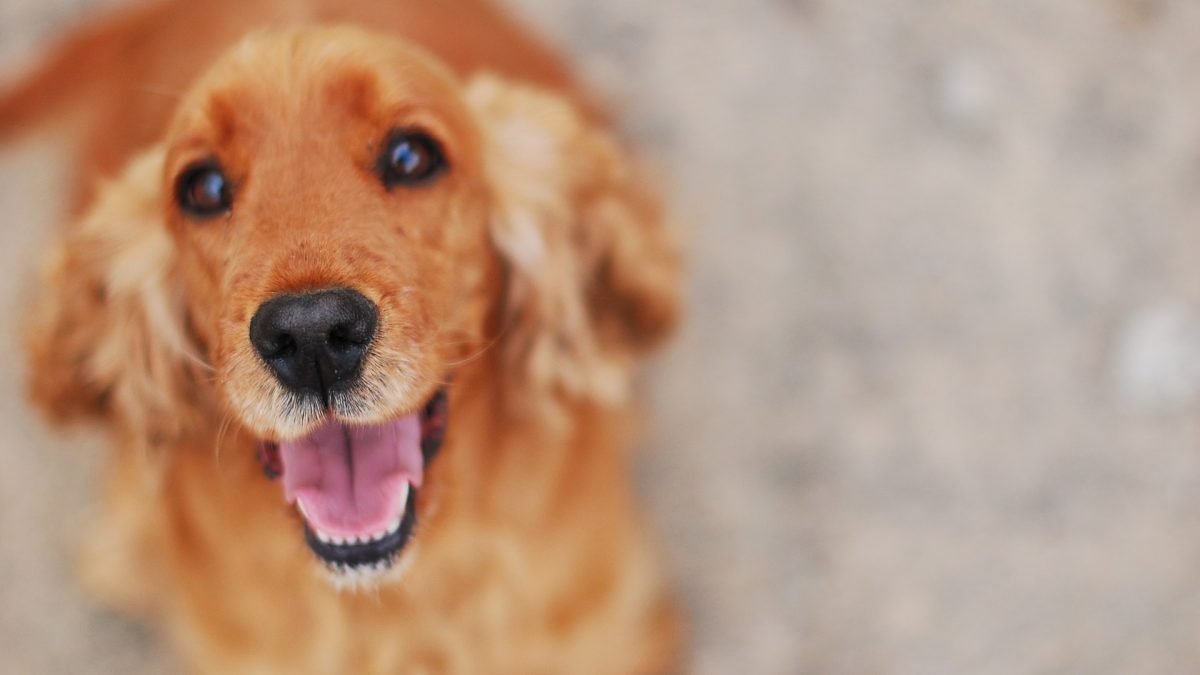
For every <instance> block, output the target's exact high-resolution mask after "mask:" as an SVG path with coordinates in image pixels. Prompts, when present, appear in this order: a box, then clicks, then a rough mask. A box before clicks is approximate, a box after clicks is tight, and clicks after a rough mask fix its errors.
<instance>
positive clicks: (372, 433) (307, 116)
mask: <svg viewBox="0 0 1200 675" xmlns="http://www.w3.org/2000/svg"><path fill="white" fill-rule="evenodd" d="M635 182H636V176H635V175H634V174H633V172H631V171H630V169H629V165H628V163H627V161H626V158H625V157H624V155H623V153H622V152H621V150H620V149H619V148H618V147H617V146H616V145H615V144H613V143H612V142H611V141H610V140H608V139H607V138H606V137H605V136H604V135H603V134H602V133H601V132H599V131H598V130H597V129H595V128H593V125H591V124H590V123H589V122H588V120H587V119H586V118H585V117H584V116H583V115H581V114H579V113H578V112H577V111H576V110H574V109H573V108H572V107H571V106H570V105H569V104H568V103H566V102H565V101H563V100H562V99H560V98H559V97H557V96H555V95H553V94H549V93H545V92H540V91H536V90H533V89H528V88H524V87H519V86H515V85H510V84H506V83H504V82H502V81H500V80H497V79H494V78H489V77H480V78H476V79H474V80H472V81H471V82H468V83H465V84H464V83H461V82H460V81H459V80H458V79H456V77H455V76H454V75H453V74H452V73H450V72H449V71H448V70H446V69H445V68H443V67H442V66H441V65H440V64H439V63H437V62H436V61H435V60H433V59H432V58H431V57H429V56H428V55H426V54H424V53H422V52H420V51H418V50H416V49H414V48H411V47H408V46H406V45H404V44H402V43H399V42H397V41H395V40H391V39H386V38H382V37H377V36H373V35H370V34H367V33H364V32H361V31H358V30H353V29H348V28H326V29H306V30H298V31H290V32H285V33H277V34H263V35H259V36H256V37H253V38H250V39H248V40H247V41H245V42H244V43H243V44H242V45H240V46H239V47H237V48H235V49H234V50H232V51H231V52H230V53H229V54H227V55H226V56H225V57H224V58H223V59H222V60H221V61H219V62H218V63H217V64H216V65H215V66H214V67H213V68H212V69H211V70H210V71H209V72H208V73H207V74H205V75H204V76H203V77H202V78H201V79H200V80H199V81H198V82H197V83H195V84H194V85H193V86H192V88H191V90H190V91H189V92H188V93H187V95H186V96H185V97H184V98H183V99H182V101H181V104H180V107H179V109H178V111H177V113H176V115H175V118H174V120H173V122H172V123H171V125H170V127H169V130H168V132H167V134H166V137H165V139H164V141H163V143H162V144H161V145H160V146H158V147H155V148H152V149H149V150H148V151H146V152H145V153H144V154H143V155H142V156H141V157H140V158H138V159H137V160H135V161H134V162H133V163H131V164H130V166H129V167H128V168H127V170H126V171H125V173H124V175H122V176H121V177H120V178H118V179H117V180H116V181H114V182H113V183H112V184H110V185H108V186H107V187H106V188H104V189H102V190H101V191H100V197H99V198H98V201H97V203H96V204H95V205H94V206H93V207H92V209H91V210H90V212H89V214H88V215H87V216H86V217H85V218H84V219H83V221H82V222H81V223H80V224H79V225H78V226H77V227H76V229H75V230H74V231H73V232H72V233H71V234H70V235H69V237H68V239H67V241H66V242H65V244H64V245H63V246H62V247H61V248H60V249H59V250H58V251H57V252H56V254H55V256H54V258H53V260H52V263H51V265H50V266H49V272H48V275H47V279H46V283H47V285H48V294H47V295H45V296H44V297H43V298H41V300H40V303H39V308H38V310H37V312H36V319H37V320H36V321H34V322H33V329H32V330H31V332H30V349H31V353H32V357H33V359H32V360H33V366H32V368H31V379H32V390H33V393H34V395H35V398H36V399H37V400H39V401H40V402H41V403H42V404H43V405H44V406H45V407H46V408H47V409H49V410H50V411H51V412H52V413H53V414H54V415H56V416H57V417H59V418H63V419H65V418H71V417H75V416H78V415H80V414H84V413H91V414H93V415H98V416H99V417H101V418H102V419H105V420H107V421H108V422H109V423H110V424H111V425H112V426H113V427H114V428H115V429H117V430H118V431H119V432H120V433H121V434H122V436H123V437H124V439H125V441H126V442H132V443H141V444H145V445H148V446H155V445H159V446H165V447H168V448H169V447H170V446H173V445H176V446H178V445H186V444H188V443H192V442H195V441H197V440H198V439H204V438H212V437H213V435H214V434H215V433H216V428H217V427H218V426H219V425H220V424H221V422H222V418H228V419H230V420H231V421H232V422H233V423H235V424H237V425H238V426H239V427H240V428H241V429H243V430H245V431H246V432H247V433H248V434H250V435H252V436H254V437H255V438H257V439H259V441H260V445H261V448H262V450H263V451H265V452H267V453H268V454H277V457H278V460H279V462H280V464H281V468H282V474H283V475H282V481H283V485H284V492H285V495H286V498H287V499H288V500H289V501H290V502H292V503H294V504H295V505H296V507H297V509H298V510H299V511H300V512H301V513H302V514H303V517H304V521H305V524H306V528H305V529H306V533H307V540H308V543H309V545H310V547H311V548H312V549H313V550H314V551H315V552H316V553H317V555H318V556H319V557H320V558H321V559H322V560H323V561H324V562H325V563H327V564H328V565H330V566H331V567H333V568H335V569H338V570H350V571H355V572H358V571H361V570H363V569H366V568H373V569H382V568H386V567H387V566H389V565H390V564H391V563H392V562H393V561H394V560H395V558H396V556H397V555H398V553H399V551H400V550H401V548H402V547H403V546H404V544H405V542H406V540H407V538H408V536H409V534H410V532H411V529H412V523H413V521H414V518H415V517H416V516H417V513H416V511H417V507H416V506H415V504H416V500H415V493H416V490H417V489H418V488H420V487H421V485H422V482H423V481H424V479H425V466H426V464H427V463H428V462H429V461H430V460H431V459H432V455H433V453H434V451H436V449H437V446H438V445H439V444H440V441H441V435H442V433H444V432H447V431H448V432H449V434H450V436H451V440H452V439H453V421H451V422H450V423H449V428H448V429H447V428H446V419H447V413H449V419H450V420H453V402H454V400H455V393H454V390H453V385H452V384H450V383H452V382H454V381H455V373H456V370H457V369H458V368H459V367H460V366H461V365H462V364H464V363H468V362H470V361H471V360H472V359H473V358H474V357H475V356H477V355H478V354H480V353H481V352H483V351H485V350H488V349H489V348H491V350H492V351H490V352H489V358H494V359H497V363H499V366H498V372H500V373H501V375H500V376H497V377H496V379H499V380H503V381H502V382H496V383H494V384H495V386H497V387H501V388H502V391H501V394H502V395H501V396H500V397H499V400H505V401H513V402H519V403H520V405H522V406H523V407H524V408H525V414H546V415H549V414H551V413H549V412H544V409H548V407H546V406H542V405H541V404H542V403H545V402H549V401H561V400H562V399H564V398H566V399H570V398H584V399H592V400H595V401H599V402H611V401H614V400H619V399H620V398H621V397H622V395H623V387H624V386H625V385H626V384H627V380H628V372H627V371H628V365H629V361H630V357H631V355H632V354H633V353H634V352H635V351H636V350H637V349H639V348H640V347H642V346H645V345H646V344H648V343H650V342H652V341H653V340H655V339H656V338H658V337H659V336H660V335H661V334H663V333H664V332H665V331H666V330H667V329H668V328H669V327H670V325H671V323H672V322H673V319H674V313H675V276H676V257H675V252H674V250H673V246H672V243H671V240H670V237H669V235H668V233H667V232H666V231H665V230H664V228H663V227H662V226H661V224H660V222H659V220H658V218H657V213H656V211H655V208H654V205H653V204H652V203H651V201H650V200H648V199H647V198H646V197H645V195H644V193H643V192H642V191H641V190H640V189H639V188H638V186H637V185H636V184H635ZM448 388H449V395H447V390H448ZM447 401H449V402H448V403H447ZM448 408H449V410H447V409H448ZM539 411H542V412H539Z"/></svg>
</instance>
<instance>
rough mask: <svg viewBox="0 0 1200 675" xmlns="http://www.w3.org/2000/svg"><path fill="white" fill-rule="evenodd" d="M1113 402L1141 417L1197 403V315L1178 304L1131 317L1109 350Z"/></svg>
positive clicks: (1163, 304) (1199, 357)
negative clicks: (1134, 411)
mask: <svg viewBox="0 0 1200 675" xmlns="http://www.w3.org/2000/svg"><path fill="white" fill-rule="evenodd" d="M1111 376H1112V382H1113V388H1114V390H1115V394H1116V396H1117V398H1118V399H1119V400H1120V401H1122V402H1123V403H1125V404H1126V405H1129V406H1130V407H1132V408H1135V409H1137V410H1140V411H1142V412H1153V413H1161V412H1172V411H1179V410H1184V409H1186V408H1189V407H1191V406H1193V405H1195V404H1196V403H1197V402H1198V399H1200V316H1197V313H1196V311H1195V310H1194V309H1193V308H1192V307H1191V306H1189V305H1187V304H1186V303H1184V302H1180V301H1166V302H1160V303H1157V304H1153V305H1147V306H1144V307H1141V308H1139V309H1137V310H1135V311H1134V312H1133V313H1131V314H1130V315H1129V316H1128V317H1127V318H1126V319H1125V321H1124V323H1123V324H1122V325H1121V327H1120V329H1119V331H1118V333H1117V336H1116V340H1115V342H1114V345H1113V350H1112V356H1111Z"/></svg>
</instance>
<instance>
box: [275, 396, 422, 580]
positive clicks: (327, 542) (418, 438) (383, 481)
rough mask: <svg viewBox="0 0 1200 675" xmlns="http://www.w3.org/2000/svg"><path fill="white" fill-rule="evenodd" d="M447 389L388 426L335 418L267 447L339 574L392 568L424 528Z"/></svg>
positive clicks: (325, 558)
mask: <svg viewBox="0 0 1200 675" xmlns="http://www.w3.org/2000/svg"><path fill="white" fill-rule="evenodd" d="M445 423H446V395H445V392H444V391H439V392H438V393H437V394H436V395H435V396H434V397H433V398H432V399H431V400H430V401H429V402H428V403H427V404H426V405H425V406H424V407H423V408H422V409H421V410H419V411H416V412H413V413H410V414H408V415H404V416H403V417H399V418H396V419H393V420H391V421H388V422H383V423H381V424H375V425H371V426H350V425H347V424H345V423H343V422H340V421H338V420H336V419H332V418H331V419H329V420H327V421H326V422H325V423H324V424H322V425H321V426H319V427H317V428H316V429H314V430H313V431H311V432H310V433H308V434H307V435H305V436H302V437H300V438H296V439H293V440H289V441H282V442H280V443H278V444H274V443H265V444H264V446H263V462H264V468H265V469H266V471H267V474H268V475H276V476H282V478H283V487H284V494H285V497H286V499H287V501H288V503H290V504H294V505H295V506H296V509H297V510H298V511H299V513H300V515H301V516H302V517H303V520H304V529H305V540H306V541H307V543H308V546H309V548H311V549H312V551H313V552H314V553H315V554H316V555H317V557H318V558H319V559H320V560H321V561H322V562H323V563H324V564H325V565H326V566H327V567H328V568H329V569H330V570H331V571H333V572H335V573H354V572H367V571H383V570H386V569H388V568H390V567H391V566H392V564H393V563H395V562H396V560H397V558H398V557H399V554H400V551H401V550H402V549H403V548H404V545H405V544H406V543H408V540H409V538H410V537H411V536H412V533H413V529H414V527H415V526H416V522H417V516H416V497H417V490H418V489H419V488H420V487H421V483H422V480H423V478H424V473H425V467H426V465H427V464H428V463H429V461H431V460H432V459H433V456H434V454H435V453H436V452H437V450H438V448H439V447H440V446H441V442H442V437H443V435H444V433H445Z"/></svg>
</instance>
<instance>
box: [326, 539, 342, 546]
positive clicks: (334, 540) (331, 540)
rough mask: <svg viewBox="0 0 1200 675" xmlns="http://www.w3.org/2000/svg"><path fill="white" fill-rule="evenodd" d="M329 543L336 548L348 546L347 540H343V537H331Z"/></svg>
mask: <svg viewBox="0 0 1200 675" xmlns="http://www.w3.org/2000/svg"><path fill="white" fill-rule="evenodd" d="M329 541H330V543H332V544H333V545H334V546H344V545H345V544H346V540H345V539H342V538H341V537H330V538H329Z"/></svg>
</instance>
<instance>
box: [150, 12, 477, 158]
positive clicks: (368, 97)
mask: <svg viewBox="0 0 1200 675" xmlns="http://www.w3.org/2000/svg"><path fill="white" fill-rule="evenodd" d="M464 105H465V104H464V103H463V101H462V100H461V96H460V94H459V88H458V86H457V83H456V80H455V79H454V77H453V75H452V74H451V73H450V72H449V71H448V70H447V69H445V68H444V67H443V66H442V65H441V64H439V63H438V62H436V61H434V60H433V59H432V58H431V57H429V56H428V55H427V54H425V53H424V52H421V51H420V50H418V49H416V48H413V47H411V46H409V45H406V44H404V43H402V42H399V41H397V40H393V39H389V38H381V37H379V36H374V35H370V34H368V33H365V32H360V31H357V30H354V29H344V28H342V29H311V30H297V31H289V32H285V33H273V34H272V33H268V34H261V35H257V36H254V37H251V38H248V39H247V40H245V41H244V42H242V43H241V44H240V45H239V46H238V47H236V48H234V49H233V50H231V51H230V52H228V53H227V54H226V55H225V56H224V57H223V58H222V59H220V60H219V61H218V62H217V63H216V64H215V65H214V66H213V67H212V68H211V69H210V70H209V71H208V73H206V74H205V75H204V76H202V77H201V78H200V80H199V81H198V82H197V83H196V84H195V86H194V87H193V88H192V90H191V92H190V93H189V95H188V96H187V97H186V98H185V100H184V104H183V105H182V106H181V107H180V112H179V114H178V115H177V117H176V119H175V122H174V124H173V125H172V127H171V129H172V133H173V135H174V136H176V137H185V136H191V137H195V136H202V137H205V140H206V141H207V142H209V143H216V144H223V143H227V142H229V141H232V140H236V139H239V137H240V138H241V139H244V138H245V137H247V136H251V137H252V136H255V135H262V134H264V133H267V132H270V131H272V130H278V129H280V128H287V129H291V130H296V131H301V130H308V131H311V132H319V131H320V128H319V127H321V126H339V127H340V126H342V125H345V124H347V123H354V122H361V123H365V124H376V123H378V124H387V123H388V121H389V120H391V119H396V118H401V117H405V116H407V115H420V116H424V117H426V118H430V119H433V120H434V121H435V122H436V123H437V124H438V125H439V126H444V127H454V126H458V125H459V124H461V123H462V122H463V121H464V120H465V117H466V113H465V107H464Z"/></svg>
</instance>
